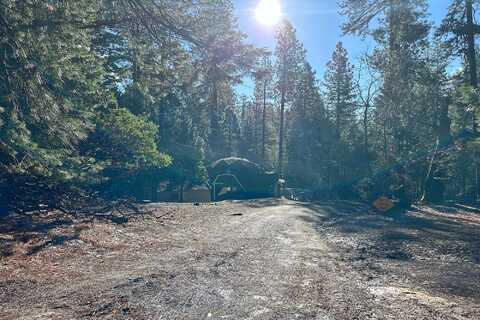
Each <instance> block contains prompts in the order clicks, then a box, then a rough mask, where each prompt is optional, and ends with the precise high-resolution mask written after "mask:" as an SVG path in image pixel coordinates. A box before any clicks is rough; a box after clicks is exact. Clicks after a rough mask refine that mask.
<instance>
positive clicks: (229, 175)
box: [213, 173, 247, 201]
mask: <svg viewBox="0 0 480 320" xmlns="http://www.w3.org/2000/svg"><path fill="white" fill-rule="evenodd" d="M222 177H233V179H235V181H236V182H237V183H238V185H239V186H240V187H241V188H242V189H243V191H244V192H247V190H246V189H245V188H244V187H243V185H242V184H241V183H240V181H239V180H238V179H237V177H236V176H235V175H234V174H231V173H224V174H220V175H218V176H217V177H216V178H215V180H213V201H216V200H217V190H216V186H217V180H218V179H220V178H222Z"/></svg>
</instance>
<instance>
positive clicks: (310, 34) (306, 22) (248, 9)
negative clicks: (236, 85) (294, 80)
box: [233, 0, 451, 89]
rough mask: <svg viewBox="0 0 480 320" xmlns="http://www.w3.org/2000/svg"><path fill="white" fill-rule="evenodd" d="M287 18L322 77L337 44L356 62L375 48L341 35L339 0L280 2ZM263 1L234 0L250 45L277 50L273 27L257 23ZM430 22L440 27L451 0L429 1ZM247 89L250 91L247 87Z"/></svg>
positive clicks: (291, 0) (355, 38)
mask: <svg viewBox="0 0 480 320" xmlns="http://www.w3.org/2000/svg"><path fill="white" fill-rule="evenodd" d="M279 1H280V2H281V4H282V8H283V12H284V14H285V16H286V17H287V18H288V19H289V20H290V21H291V22H292V23H293V25H294V26H295V28H296V29H297V36H298V38H299V39H300V41H302V42H303V44H304V46H305V48H306V49H307V50H308V61H309V62H310V63H311V64H312V65H313V67H314V68H315V70H316V71H317V77H319V78H322V77H323V72H324V70H325V65H326V64H327V62H328V61H329V60H330V57H331V55H332V52H333V50H334V49H335V45H336V43H337V42H338V41H342V42H343V44H344V46H345V47H346V48H347V50H348V52H349V55H350V58H351V59H352V60H355V58H356V57H358V56H359V55H360V54H361V53H362V52H364V51H365V50H368V49H369V48H372V47H373V44H372V43H371V42H370V41H368V40H362V39H361V38H359V37H355V36H342V35H341V30H340V26H341V24H342V22H343V21H344V18H343V17H342V16H341V15H339V14H338V5H337V1H336V0H279ZM259 2H260V0H234V1H233V3H234V5H235V13H236V15H237V17H238V20H239V25H240V29H241V30H242V31H243V32H245V33H246V34H247V35H248V42H249V43H252V44H255V45H257V46H260V47H268V48H271V49H273V48H274V47H275V41H274V35H275V28H274V27H266V26H264V25H261V24H260V23H258V21H257V20H256V18H255V13H254V10H255V8H256V6H257V4H258V3H259ZM429 3H430V8H429V12H428V14H429V19H430V20H431V21H432V22H434V23H435V24H437V25H438V24H439V23H440V21H441V20H442V18H443V17H444V16H445V14H446V12H447V8H448V6H449V4H450V3H451V0H429ZM247 89H248V88H247Z"/></svg>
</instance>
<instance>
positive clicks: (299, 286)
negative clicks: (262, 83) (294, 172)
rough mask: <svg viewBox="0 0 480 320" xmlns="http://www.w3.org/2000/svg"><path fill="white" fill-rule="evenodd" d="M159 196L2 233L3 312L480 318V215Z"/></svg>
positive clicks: (32, 315) (6, 315) (11, 315)
mask: <svg viewBox="0 0 480 320" xmlns="http://www.w3.org/2000/svg"><path fill="white" fill-rule="evenodd" d="M151 208H152V209H154V210H155V216H156V218H154V217H151V218H142V219H132V220H131V221H129V222H128V223H126V224H118V225H117V224H112V223H108V224H107V223H104V222H96V223H93V224H91V223H88V224H87V223H83V224H82V223H79V222H78V221H75V222H66V223H65V224H63V225H56V226H54V227H52V228H51V229H49V230H48V231H47V232H46V233H45V234H44V235H43V236H36V237H31V238H30V240H28V241H25V242H24V244H23V245H21V244H18V243H17V242H15V243H14V242H13V240H12V239H11V241H10V242H8V241H7V240H5V239H10V238H7V236H8V235H11V234H12V233H9V232H7V231H8V230H7V231H5V232H4V233H3V239H4V241H3V245H4V248H3V251H4V254H3V255H4V257H3V258H2V264H1V265H0V301H1V304H0V318H2V319H17V318H21V319H192V320H193V319H195V320H197V319H272V320H273V319H276V320H277V319H417V320H418V319H480V246H479V244H480V223H477V222H476V220H475V219H466V218H465V216H467V218H468V215H462V216H456V215H455V213H451V212H450V213H448V212H447V213H445V212H444V211H441V212H440V211H435V210H433V209H431V208H429V209H428V210H427V209H425V210H423V209H421V208H419V210H415V211H411V212H399V213H395V214H391V215H379V214H376V213H373V212H371V211H370V210H369V208H367V207H365V206H362V205H359V204H354V203H347V202H335V203H334V202H332V203H322V204H318V205H314V204H301V203H295V202H289V201H276V200H265V201H251V202H238V203H223V204H219V205H215V206H213V205H204V206H200V207H194V206H192V205H152V206H151ZM429 210H430V211H429ZM472 217H473V215H472ZM475 217H476V216H475ZM0 234H1V233H0ZM25 234H27V238H28V235H29V233H28V232H26V233H25ZM30 235H31V234H30ZM42 237H43V238H42ZM58 237H63V238H60V240H58ZM31 239H35V241H33V240H31ZM107 239H109V240H107ZM42 241H43V242H42ZM7 245H8V246H10V247H9V248H5V247H6V246H7ZM22 250H23V251H22ZM5 252H8V254H5Z"/></svg>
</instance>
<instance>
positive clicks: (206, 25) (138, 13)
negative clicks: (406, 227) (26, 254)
mask: <svg viewBox="0 0 480 320" xmlns="http://www.w3.org/2000/svg"><path fill="white" fill-rule="evenodd" d="M339 4H340V8H341V11H342V13H343V14H344V15H345V16H346V18H347V22H346V23H345V25H344V26H343V27H344V31H345V33H351V34H356V35H359V36H363V37H371V38H372V39H373V40H374V41H375V43H376V47H375V48H374V49H373V50H372V51H371V52H366V53H365V54H364V56H362V57H361V58H359V59H358V60H357V61H355V62H354V63H353V62H352V61H349V57H348V52H347V51H346V50H345V48H344V47H343V45H342V43H338V45H337V47H336V49H335V51H334V52H333V54H332V59H331V61H330V62H329V63H328V65H327V70H326V73H325V75H324V76H323V78H322V81H319V78H320V77H318V75H316V74H315V72H314V70H313V68H312V66H311V65H310V64H309V63H308V61H307V59H306V51H305V49H304V47H303V45H302V43H301V42H300V41H299V39H298V38H297V36H296V30H295V28H294V26H293V25H292V24H291V23H289V22H288V21H283V22H282V23H281V24H280V25H279V27H278V31H277V36H276V42H277V45H276V48H275V52H274V53H273V54H272V53H270V52H268V51H267V50H264V49H259V48H256V47H254V46H252V45H249V44H247V43H246V41H245V39H246V36H245V35H244V34H243V33H242V32H241V31H240V30H239V29H238V25H237V22H236V18H235V17H234V15H233V5H232V3H231V1H229V0H219V1H194V0H182V1H177V0H168V1H157V0H107V1H95V0H75V1H69V0H48V1H44V0H41V1H40V0H24V1H18V0H0V34H1V37H2V38H1V39H0V195H1V198H0V207H17V208H18V207H22V206H25V204H29V205H28V206H35V205H37V204H40V203H47V204H49V205H51V206H58V204H59V203H60V202H62V201H64V200H65V201H66V200H68V201H74V200H75V198H76V196H78V197H80V196H81V195H93V194H94V195H100V196H102V197H108V198H116V197H120V196H135V197H137V198H140V199H143V198H145V197H149V198H152V199H154V198H155V194H156V191H157V189H158V186H159V184H162V183H163V182H165V181H168V182H169V184H167V185H168V188H171V189H173V188H176V187H179V186H182V187H183V186H184V185H186V184H190V185H192V184H201V183H205V182H206V181H207V180H208V174H207V166H208V164H209V163H212V162H213V161H215V160H217V159H220V158H222V157H228V156H239V157H245V158H248V159H250V160H252V161H255V162H257V163H260V164H261V165H262V166H263V167H264V168H266V169H269V170H275V171H277V172H278V173H279V174H280V175H281V176H283V177H285V178H287V180H288V182H289V184H290V185H291V186H294V187H299V188H309V189H312V190H314V191H315V194H316V195H317V196H318V197H357V198H359V197H361V198H364V199H371V198H375V197H376V196H378V195H380V194H382V193H384V194H389V195H393V196H396V197H398V198H399V199H401V200H404V201H406V202H407V201H414V200H421V199H423V200H425V201H441V200H444V199H446V198H450V199H459V200H470V201H473V200H477V199H478V197H479V194H480V181H479V179H480V178H479V166H480V157H479V154H480V148H479V146H478V143H477V140H476V137H477V123H476V119H477V113H478V104H479V97H478V83H477V82H478V81H477V74H478V70H477V66H476V62H477V60H478V58H477V55H476V48H475V40H474V39H475V36H476V34H477V32H478V30H479V28H478V26H476V25H474V20H475V19H474V18H475V17H474V14H475V10H473V9H475V8H476V7H477V6H478V5H479V1H473V0H466V1H463V0H452V6H451V8H450V10H449V12H446V13H445V20H444V22H443V24H442V25H441V26H440V27H439V28H438V29H436V30H434V28H433V27H432V25H431V23H430V22H429V21H428V20H427V17H426V15H425V12H426V7H427V3H426V1H424V0H390V1H383V0H382V1H380V0H368V1H367V0H365V1H363V0H362V1H357V0H340V1H339ZM472 15H473V16H472ZM459 58H460V59H459ZM463 58H464V59H463ZM452 65H456V66H459V65H461V68H456V70H457V71H455V72H451V70H452V68H451V66H452ZM449 70H450V71H449ZM247 78H251V79H252V81H253V82H254V88H253V93H252V96H251V97H249V96H245V95H239V94H238V90H237V85H238V84H241V83H242V82H243V81H244V80H245V79H247ZM147 189H148V190H149V192H147V193H146V192H143V191H144V190H147Z"/></svg>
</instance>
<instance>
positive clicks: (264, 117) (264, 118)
mask: <svg viewBox="0 0 480 320" xmlns="http://www.w3.org/2000/svg"><path fill="white" fill-rule="evenodd" d="M266 127H267V80H264V81H263V113H262V164H263V166H265V162H266V159H265V153H266V147H267V146H266V144H267V141H266V140H267V128H266Z"/></svg>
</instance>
